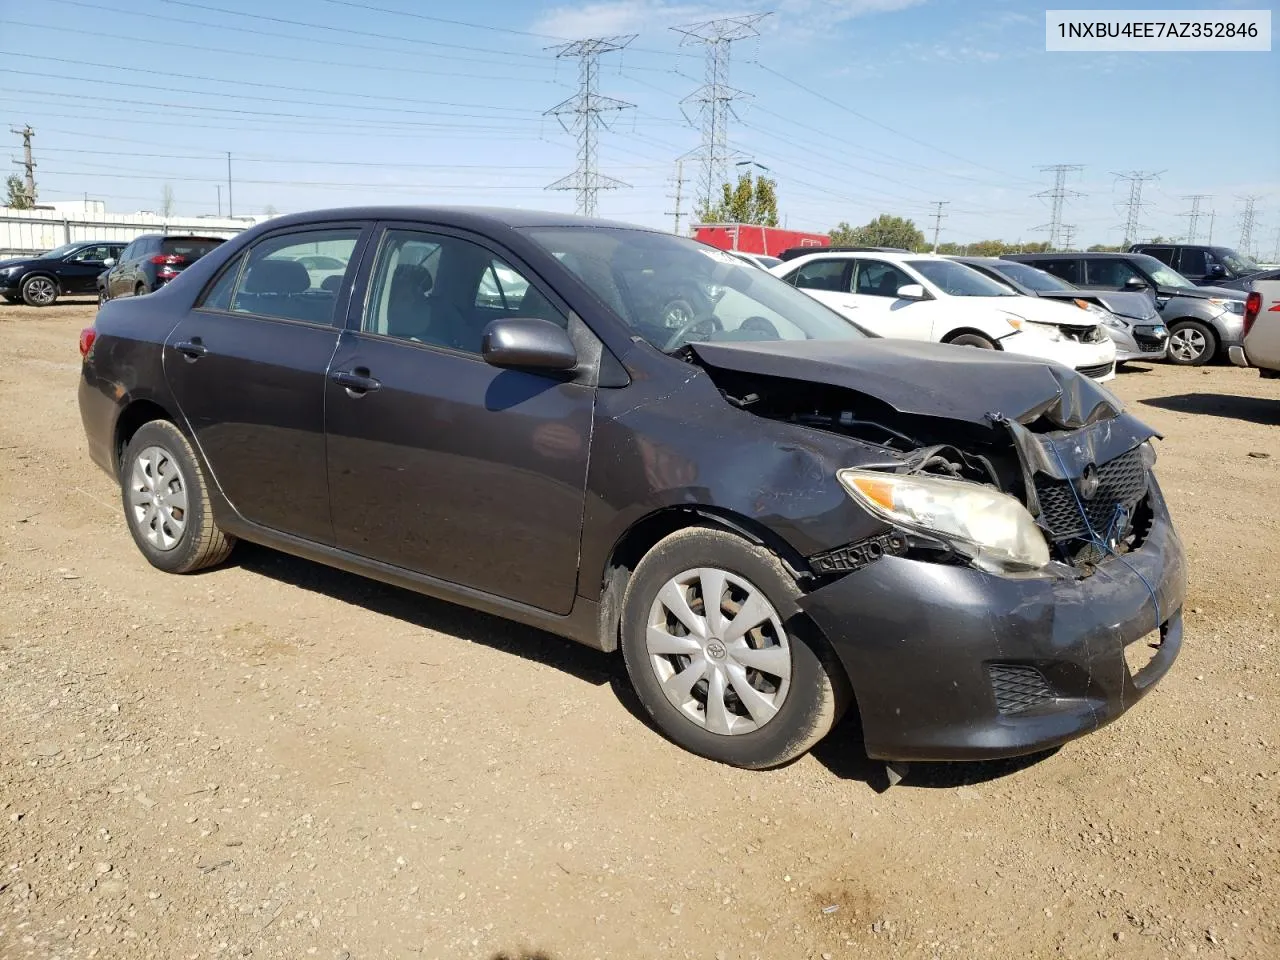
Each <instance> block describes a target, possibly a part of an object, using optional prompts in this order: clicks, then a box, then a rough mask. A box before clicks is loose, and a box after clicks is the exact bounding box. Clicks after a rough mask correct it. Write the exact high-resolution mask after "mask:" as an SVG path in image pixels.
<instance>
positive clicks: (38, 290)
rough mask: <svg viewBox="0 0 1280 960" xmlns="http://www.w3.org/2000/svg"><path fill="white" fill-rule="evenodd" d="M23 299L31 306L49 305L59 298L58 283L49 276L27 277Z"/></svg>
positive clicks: (23, 287)
mask: <svg viewBox="0 0 1280 960" xmlns="http://www.w3.org/2000/svg"><path fill="white" fill-rule="evenodd" d="M22 299H23V301H24V302H25V303H26V304H27V306H29V307H47V306H50V305H51V304H52V303H53V302H54V301H55V300H57V299H58V285H57V284H56V283H54V282H53V281H52V280H50V279H49V278H48V277H27V279H26V281H25V282H24V283H23V284H22Z"/></svg>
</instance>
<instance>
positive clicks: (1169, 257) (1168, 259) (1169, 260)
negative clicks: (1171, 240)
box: [1138, 247, 1186, 269]
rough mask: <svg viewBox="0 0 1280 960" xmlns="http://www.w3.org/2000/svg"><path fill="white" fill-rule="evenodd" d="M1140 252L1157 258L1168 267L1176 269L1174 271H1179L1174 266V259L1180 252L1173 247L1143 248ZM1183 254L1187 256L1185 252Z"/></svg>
mask: <svg viewBox="0 0 1280 960" xmlns="http://www.w3.org/2000/svg"><path fill="white" fill-rule="evenodd" d="M1138 252H1139V253H1145V254H1146V255H1147V256H1149V257H1155V258H1156V259H1157V260H1159V261H1160V262H1161V263H1163V264H1164V265H1165V266H1166V267H1174V269H1177V267H1176V266H1175V265H1174V262H1173V257H1174V254H1176V253H1177V252H1178V251H1177V250H1176V249H1174V248H1173V247H1143V248H1142V249H1141V250H1139V251H1138ZM1183 254H1184V255H1185V254H1186V251H1185V250H1184V251H1183Z"/></svg>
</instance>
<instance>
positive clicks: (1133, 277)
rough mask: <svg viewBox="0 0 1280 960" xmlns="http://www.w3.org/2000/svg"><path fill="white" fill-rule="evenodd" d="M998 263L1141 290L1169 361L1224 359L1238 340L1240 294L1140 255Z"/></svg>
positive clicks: (1025, 256)
mask: <svg viewBox="0 0 1280 960" xmlns="http://www.w3.org/2000/svg"><path fill="white" fill-rule="evenodd" d="M1001 259H1002V260H1014V261H1017V262H1019V263H1029V264H1031V266H1033V267H1037V268H1039V269H1040V270H1044V271H1045V272H1046V273H1051V274H1053V275H1054V276H1055V277H1059V278H1061V279H1063V280H1065V281H1067V283H1073V284H1075V285H1076V286H1078V287H1088V288H1092V289H1097V290H1134V291H1137V290H1141V291H1145V292H1146V293H1147V295H1148V296H1150V297H1152V298H1153V299H1154V300H1155V304H1156V309H1157V310H1159V311H1160V318H1161V319H1162V320H1163V321H1164V325H1165V327H1167V328H1168V330H1169V351H1168V354H1167V356H1168V359H1169V360H1170V361H1171V362H1173V363H1177V364H1182V365H1185V366H1193V367H1194V366H1200V365H1201V364H1205V363H1208V362H1209V361H1210V360H1212V359H1213V358H1214V357H1223V358H1225V357H1226V355H1227V351H1229V350H1230V349H1231V348H1232V347H1235V346H1239V345H1240V344H1241V342H1242V340H1243V338H1244V298H1245V295H1244V294H1243V293H1242V292H1241V291H1239V290H1225V289H1222V288H1219V287H1198V286H1196V285H1195V284H1193V283H1192V282H1191V281H1190V280H1188V279H1187V278H1186V277H1184V276H1182V274H1180V273H1178V272H1177V271H1176V270H1174V269H1173V268H1172V267H1170V266H1168V265H1167V264H1164V263H1161V262H1160V261H1159V260H1157V259H1156V258H1155V257H1149V256H1147V255H1146V254H1143V253H1007V254H1005V255H1004V256H1003V257H1001Z"/></svg>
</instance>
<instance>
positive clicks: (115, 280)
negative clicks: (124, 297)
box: [106, 240, 142, 297]
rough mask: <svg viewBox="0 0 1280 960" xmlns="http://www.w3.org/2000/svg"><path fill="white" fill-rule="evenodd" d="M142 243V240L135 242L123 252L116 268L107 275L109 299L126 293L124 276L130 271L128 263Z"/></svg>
mask: <svg viewBox="0 0 1280 960" xmlns="http://www.w3.org/2000/svg"><path fill="white" fill-rule="evenodd" d="M141 242H142V241H140V240H135V241H133V242H132V243H130V244H128V245H127V246H126V247H125V248H124V249H123V250H121V251H120V253H119V255H117V257H116V262H115V264H114V266H112V267H111V271H110V272H109V273H108V274H107V281H106V284H107V296H108V297H118V296H120V295H121V294H122V293H123V292H124V289H125V286H124V275H125V272H126V271H127V270H128V269H129V268H128V263H129V261H130V259H131V258H132V257H133V255H134V253H135V251H136V250H137V249H138V246H139V244H140V243H141Z"/></svg>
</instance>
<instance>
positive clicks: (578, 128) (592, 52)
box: [547, 33, 636, 217]
mask: <svg viewBox="0 0 1280 960" xmlns="http://www.w3.org/2000/svg"><path fill="white" fill-rule="evenodd" d="M635 38H636V35H635V34H634V33H632V34H627V35H625V36H617V37H593V38H589V39H586V40H573V41H571V42H569V43H561V44H557V45H556V46H553V47H548V48H547V49H548V50H554V51H555V52H556V57H558V58H569V57H572V58H574V59H576V60H577V61H578V92H577V93H576V94H574V95H573V96H572V97H570V98H569V99H568V100H565V101H563V102H561V103H558V104H556V105H555V106H554V107H552V108H551V109H550V110H548V111H547V115H549V116H554V117H555V118H556V119H557V120H559V121H560V126H562V127H563V128H564V130H565V132H566V133H572V134H576V135H577V137H578V168H577V169H576V170H574V171H573V173H571V174H569V175H568V176H567V177H561V178H560V179H559V180H557V181H555V183H550V184H547V189H548V190H572V191H574V192H575V193H576V194H577V200H578V203H577V212H578V213H579V214H581V215H582V216H585V217H594V216H595V215H596V193H597V191H600V190H616V189H617V188H618V187H625V186H628V184H626V183H623V182H622V181H621V180H615V179H614V178H613V177H606V176H604V175H603V174H602V173H600V170H599V169H598V167H597V164H596V138H597V134H598V133H599V129H600V128H601V127H604V128H605V129H608V126H609V125H608V124H607V123H606V122H605V120H604V115H605V114H606V113H616V112H618V111H620V110H627V109H630V108H631V107H634V106H635V104H634V103H627V102H626V101H625V100H615V99H613V98H612V97H606V96H602V95H601V94H600V91H599V85H600V55H601V54H605V53H612V52H613V51H615V50H621V49H622V48H623V47H625V46H626V45H627V44H629V43H630V42H631V41H632V40H634V39H635ZM566 118H567V119H566Z"/></svg>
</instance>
